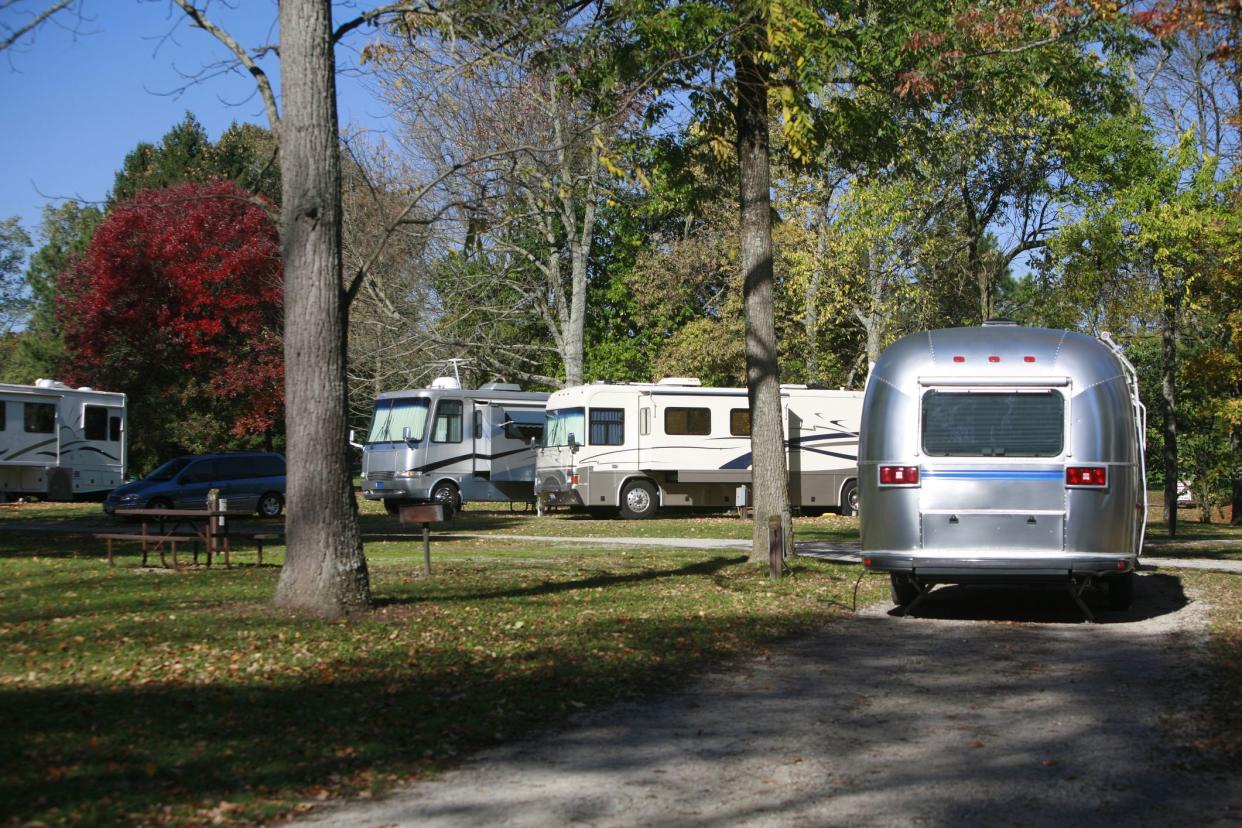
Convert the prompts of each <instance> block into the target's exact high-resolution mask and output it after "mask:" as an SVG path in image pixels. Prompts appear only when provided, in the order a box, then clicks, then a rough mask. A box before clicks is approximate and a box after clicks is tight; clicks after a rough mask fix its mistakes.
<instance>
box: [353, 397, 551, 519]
mask: <svg viewBox="0 0 1242 828" xmlns="http://www.w3.org/2000/svg"><path fill="white" fill-rule="evenodd" d="M547 398H548V395H547V394H546V393H543V392H535V391H522V390H521V389H520V388H519V387H518V386H517V385H512V384H508V383H495V382H492V383H486V384H484V385H483V386H482V387H480V388H477V389H464V388H461V387H460V385H459V383H458V381H457V380H456V379H454V378H453V377H441V378H439V379H437V380H435V381H434V382H433V383H432V384H431V386H430V387H428V388H421V389H413V390H408V391H389V392H386V393H383V394H380V395H379V397H378V398H376V400H375V405H374V408H373V410H372V415H371V427H370V429H369V431H368V433H367V438H366V442H365V443H363V444H362V493H363V496H364V497H366V498H367V499H368V500H376V501H381V502H383V504H384V508H385V509H386V510H387V511H388V513H389V514H396V513H397V511H398V510H399V509H400V507H401V506H402V505H404V504H410V503H429V502H434V503H443V504H445V505H447V506H449V507H451V508H452V509H453V510H454V511H455V510H457V509H459V508H461V504H462V503H463V502H468V501H494V502H505V501H509V502H530V501H532V500H533V499H534V493H533V491H532V487H533V484H534V480H535V448H534V446H535V443H536V442H537V441H538V439H539V437H540V435H542V434H543V406H544V401H546V400H547Z"/></svg>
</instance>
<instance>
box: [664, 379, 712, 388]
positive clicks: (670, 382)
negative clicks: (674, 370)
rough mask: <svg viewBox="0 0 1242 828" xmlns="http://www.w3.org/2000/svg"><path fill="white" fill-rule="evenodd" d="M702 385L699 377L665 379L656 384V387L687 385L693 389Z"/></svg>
mask: <svg viewBox="0 0 1242 828" xmlns="http://www.w3.org/2000/svg"><path fill="white" fill-rule="evenodd" d="M702 384H703V383H701V382H699V378H698V377H665V378H664V379H662V380H660V381H659V382H657V383H656V385H686V386H689V387H691V388H698V387H700V386H701V385H702Z"/></svg>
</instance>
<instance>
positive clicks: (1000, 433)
mask: <svg viewBox="0 0 1242 828" xmlns="http://www.w3.org/2000/svg"><path fill="white" fill-rule="evenodd" d="M1064 432H1065V400H1064V398H1063V397H1062V396H1061V395H1060V394H1059V393H1057V392H1056V391H1035V392H1030V391H1004V392H993V391H979V392H976V391H971V392H954V391H929V392H927V394H925V395H924V396H923V450H924V451H925V452H927V453H928V454H929V455H931V456H933V457H1056V456H1058V455H1059V454H1060V453H1061V447H1062V444H1063V442H1064V440H1063V439H1062V437H1063V434H1064Z"/></svg>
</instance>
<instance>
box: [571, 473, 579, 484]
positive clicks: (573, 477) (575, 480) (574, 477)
mask: <svg viewBox="0 0 1242 828" xmlns="http://www.w3.org/2000/svg"><path fill="white" fill-rule="evenodd" d="M569 485H571V486H577V485H578V475H576V474H571V475H570V476H569Z"/></svg>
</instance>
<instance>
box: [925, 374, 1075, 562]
mask: <svg viewBox="0 0 1242 828" xmlns="http://www.w3.org/2000/svg"><path fill="white" fill-rule="evenodd" d="M1065 407H1066V406H1065V397H1064V395H1063V393H1062V391H1061V390H1060V389H1059V388H1031V387H1023V388H1015V387H1010V388H998V387H995V386H991V387H983V388H962V387H957V388H932V389H931V390H929V391H927V392H926V393H925V394H924V395H923V405H922V411H921V427H920V430H921V436H922V449H923V453H924V457H925V459H924V461H923V464H922V468H921V484H920V491H919V511H920V518H921V526H922V536H923V548H924V549H925V550H927V551H946V552H948V551H956V552H961V551H966V552H971V551H978V552H985V551H1007V552H1009V551H1018V550H1022V551H1041V552H1060V551H1062V550H1063V549H1064V548H1065V515H1066V501H1065V498H1066V489H1065V479H1064V476H1065V465H1064V459H1063V451H1064V447H1065V439H1064V434H1065V428H1066V412H1065Z"/></svg>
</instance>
